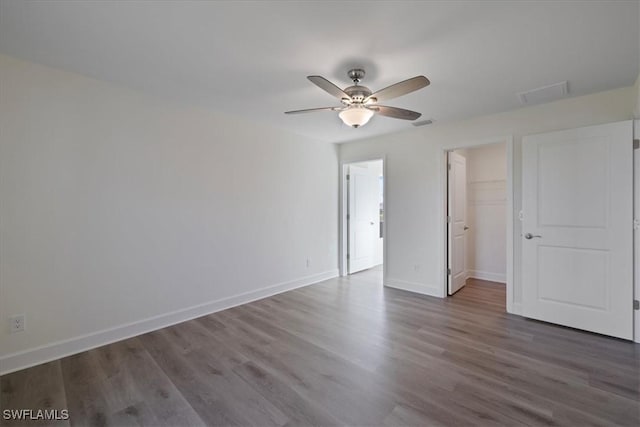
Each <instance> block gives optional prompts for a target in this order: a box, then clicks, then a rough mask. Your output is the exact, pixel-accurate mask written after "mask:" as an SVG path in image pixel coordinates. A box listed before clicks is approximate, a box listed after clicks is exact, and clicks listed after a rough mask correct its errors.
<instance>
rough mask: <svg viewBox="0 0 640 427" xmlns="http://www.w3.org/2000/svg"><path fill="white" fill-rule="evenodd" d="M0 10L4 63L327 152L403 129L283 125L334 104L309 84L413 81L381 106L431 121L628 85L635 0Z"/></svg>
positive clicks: (400, 125) (639, 39)
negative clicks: (228, 120)
mask: <svg viewBox="0 0 640 427" xmlns="http://www.w3.org/2000/svg"><path fill="white" fill-rule="evenodd" d="M0 2H1V3H0V52H2V53H6V54H8V55H12V56H16V57H20V58H24V59H27V60H31V61H34V62H38V63H42V64H46V65H50V66H54V67H58V68H62V69H66V70H70V71H75V72H78V73H81V74H85V75H88V76H92V77H95V78H98V79H103V80H108V81H112V82H116V83H119V84H122V85H126V86H129V87H131V88H135V89H138V90H141V91H143V92H147V93H150V94H153V95H155V96H161V97H166V98H170V99H172V100H176V101H179V102H186V103H190V104H194V105H199V106H204V107H206V108H210V109H212V110H216V111H221V112H225V113H229V114H234V115H240V116H243V117H245V118H248V119H252V120H259V121H263V122H265V123H268V124H271V125H273V126H277V127H281V128H285V129H289V130H291V131H293V132H297V133H300V134H304V135H308V136H310V137H314V138H319V139H322V140H326V141H331V142H342V141H348V140H353V139H360V138H364V137H368V136H372V135H378V134H382V133H389V132H396V131H402V130H405V129H411V128H412V126H411V124H410V122H406V121H402V120H394V119H390V118H386V117H378V116H376V117H374V118H373V119H372V120H371V122H370V123H369V124H367V125H366V126H364V127H363V128H360V129H351V128H348V127H346V126H344V125H342V124H341V122H340V120H339V119H338V117H337V114H336V113H333V112H321V113H313V114H308V115H296V116H285V115H284V114H283V112H284V111H286V110H292V109H302V108H313V107H324V106H332V105H338V103H337V102H335V101H337V100H334V99H333V98H332V97H331V96H330V95H328V94H327V93H325V92H323V91H322V90H320V89H319V88H317V87H315V86H314V85H312V84H311V83H310V82H309V81H307V79H306V78H305V77H306V76H307V75H310V74H320V75H322V76H325V77H326V78H328V79H329V80H331V81H333V82H334V83H336V84H337V85H338V86H341V87H345V86H347V85H348V84H349V83H350V82H349V80H348V78H347V76H346V72H347V70H348V69H349V68H351V67H352V66H356V65H357V66H364V67H365V69H366V71H367V76H366V78H365V80H364V81H363V84H365V85H367V86H369V87H370V88H371V89H373V90H376V89H380V88H382V87H385V86H388V85H390V84H392V83H395V82H397V81H400V80H404V79H406V78H409V77H413V76H415V75H419V74H423V75H425V76H427V77H428V78H429V79H430V80H431V82H432V84H431V86H429V87H427V88H426V89H422V90H421V91H418V92H415V93H413V94H410V95H406V96H404V97H401V98H397V99H395V100H392V101H388V102H386V104H387V105H392V106H398V107H403V108H408V109H412V110H416V111H419V112H422V114H423V117H422V118H423V119H428V118H433V119H435V120H437V121H445V120H453V119H461V118H465V117H471V116H478V115H483V114H489V113H494V112H499V111H505V110H509V109H513V108H517V107H519V106H520V104H519V102H518V98H517V97H516V93H517V92H521V91H525V90H529V89H533V88H536V87H540V86H544V85H548V84H551V83H556V82H559V81H562V80H568V81H569V90H570V94H571V96H576V95H583V94H588V93H592V92H598V91H602V90H607V89H613V88H618V87H623V86H630V85H632V84H633V83H634V81H635V79H636V77H637V76H638V63H639V50H640V35H639V31H638V21H639V16H640V14H639V11H638V2H637V1H627V2H614V1H602V2H599V1H584V2H576V1H571V2H561V1H555V2H550V1H539V2H524V1H522V2H518V1H513V2H504V1H498V2H493V1H491V2H488V1H464V2H463V1H459V2H454V1H447V2H427V1H424V2H397V1H393V2H382V1H366V2H355V1H352V2H346V1H344V2H341V1H318V2H294V1H282V2H275V1H257V2H202V1H198V2H187V1H156V2H147V1H145V2H138V1H128V2H124V1H122V2H106V1H102V2H97V1H91V2H89V1H87V2H77V1H35V2H32V1H21V0H15V1H14V0H0Z"/></svg>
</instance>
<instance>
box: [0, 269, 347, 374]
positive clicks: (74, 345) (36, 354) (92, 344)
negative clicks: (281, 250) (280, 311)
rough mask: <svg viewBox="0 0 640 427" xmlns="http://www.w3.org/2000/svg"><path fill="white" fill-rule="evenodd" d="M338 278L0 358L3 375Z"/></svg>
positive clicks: (305, 281)
mask: <svg viewBox="0 0 640 427" xmlns="http://www.w3.org/2000/svg"><path fill="white" fill-rule="evenodd" d="M337 276H338V270H337V269H334V270H329V271H325V272H323V273H318V274H314V275H311V276H306V277H301V278H299V279H296V280H292V281H289V282H284V283H278V284H276V285H271V286H267V287H264V288H260V289H256V290H254V291H249V292H244V293H241V294H238V295H234V296H231V297H227V298H223V299H220V300H216V301H210V302H206V303H204V304H198V305H195V306H192V307H188V308H184V309H181V310H176V311H173V312H170V313H166V314H161V315H159V316H154V317H149V318H147V319H143V320H140V321H137V322H132V323H127V324H124V325H120V326H116V327H114V328H109V329H104V330H101V331H97V332H92V333H90V334H86V335H81V336H79V337H74V338H71V339H67V340H63V341H58V342H54V343H51V344H47V345H43V346H40V347H36V348H33V349H29V350H24V351H20V352H17V353H12V354H8V355H6V356H2V357H1V358H0V375H4V374H8V373H10V372H15V371H19V370H21V369H25V368H29V367H31V366H35V365H39V364H41V363H46V362H50V361H52V360H57V359H60V358H62V357H66V356H70V355H72V354H76V353H80V352H83V351H87V350H90V349H92V348H96V347H100V346H103V345H106V344H110V343H113V342H116V341H121V340H124V339H127V338H131V337H135V336H137V335H142V334H145V333H147V332H151V331H155V330H158V329H162V328H166V327H167V326H171V325H175V324H177V323H182V322H185V321H187V320H191V319H195V318H197V317H201V316H206V315H207V314H211V313H215V312H217V311H222V310H226V309H228V308H231V307H235V306H238V305H242V304H246V303H249V302H251V301H256V300H259V299H263V298H266V297H269V296H272V295H276V294H279V293H282V292H286V291H290V290H292V289H296V288H300V287H303V286H307V285H311V284H313V283H317V282H321V281H323V280H328V279H332V278H334V277H337Z"/></svg>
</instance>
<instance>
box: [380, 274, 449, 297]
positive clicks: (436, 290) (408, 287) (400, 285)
mask: <svg viewBox="0 0 640 427" xmlns="http://www.w3.org/2000/svg"><path fill="white" fill-rule="evenodd" d="M384 285H385V286H387V287H389V288H395V289H402V290H403V291H409V292H415V293H417V294H422V295H429V296H432V297H438V298H444V295H443V294H442V290H443V289H442V288H441V287H440V286H435V285H426V284H424V283H417V282H407V281H405V280H399V279H392V278H390V277H388V278H387V279H386V280H385V281H384Z"/></svg>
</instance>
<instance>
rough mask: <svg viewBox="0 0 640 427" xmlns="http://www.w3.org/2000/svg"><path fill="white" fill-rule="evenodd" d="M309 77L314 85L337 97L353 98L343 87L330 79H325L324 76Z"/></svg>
mask: <svg viewBox="0 0 640 427" xmlns="http://www.w3.org/2000/svg"><path fill="white" fill-rule="evenodd" d="M307 78H308V79H309V80H310V81H311V83H313V84H314V85H316V86H318V87H319V88H320V89H322V90H324V91H325V92H327V93H329V94H331V95H333V96H335V97H336V98H338V99H340V100H342V99H348V100H351V97H350V96H349V95H347V94H346V93H345V92H344V91H343V90H342V89H340V88H339V87H338V86H336V85H334V84H333V83H331V82H330V81H329V80H327V79H325V78H324V77H322V76H307Z"/></svg>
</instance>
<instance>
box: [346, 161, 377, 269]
mask: <svg viewBox="0 0 640 427" xmlns="http://www.w3.org/2000/svg"><path fill="white" fill-rule="evenodd" d="M378 179H379V178H378V173H377V172H376V171H375V169H373V168H368V167H366V166H361V165H350V166H349V195H348V197H349V207H348V211H347V215H348V227H349V242H348V246H349V247H348V251H347V253H348V262H347V265H348V269H349V274H351V273H355V272H357V271H361V270H366V269H367V268H371V267H373V266H374V265H375V250H376V246H375V245H376V243H377V239H378V233H379V229H380V214H379V207H378V186H379V184H378Z"/></svg>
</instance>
